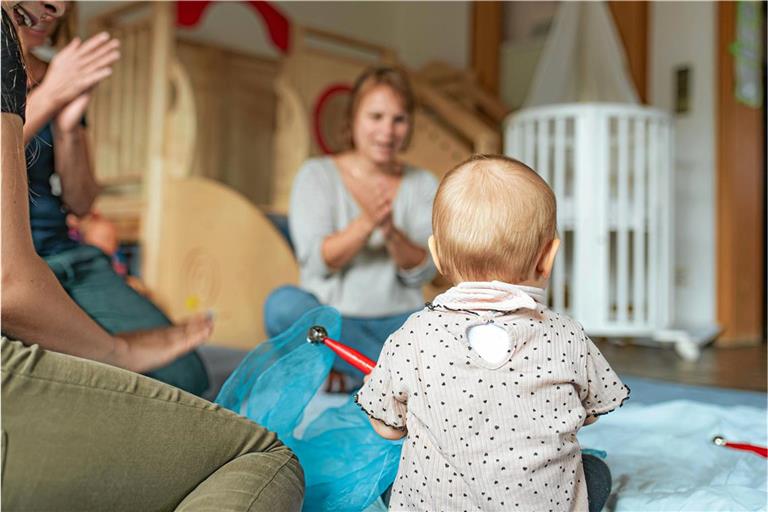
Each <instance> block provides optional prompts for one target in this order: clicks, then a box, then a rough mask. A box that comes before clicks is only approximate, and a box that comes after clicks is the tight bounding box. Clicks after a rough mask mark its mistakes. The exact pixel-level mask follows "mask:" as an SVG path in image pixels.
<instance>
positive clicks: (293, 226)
mask: <svg viewBox="0 0 768 512" xmlns="http://www.w3.org/2000/svg"><path fill="white" fill-rule="evenodd" d="M436 191H437V179H436V178H435V176H434V175H433V174H432V173H430V172H429V171H425V170H422V169H415V168H412V167H406V168H405V170H404V172H403V180H402V182H401V183H400V187H399V189H398V192H397V196H396V197H395V199H394V202H393V204H392V219H393V221H394V223H395V226H397V228H398V229H400V230H401V231H403V232H404V233H405V234H406V236H407V237H408V238H409V239H410V240H411V241H412V242H414V243H416V244H418V245H420V246H422V247H424V248H425V249H426V248H427V239H428V238H429V236H430V235H431V234H432V201H433V199H434V197H435V192H436ZM359 216H360V207H359V205H358V204H357V202H356V201H355V199H354V197H353V196H352V194H350V192H349V191H348V190H347V188H346V187H345V186H344V182H343V181H342V179H341V175H340V173H339V170H338V169H337V167H336V164H335V163H334V161H333V159H332V158H330V157H323V158H313V159H310V160H307V161H306V162H305V163H304V165H303V166H302V167H301V169H300V170H299V172H298V174H297V175H296V180H295V181H294V183H293V190H292V192H291V204H290V211H289V216H288V222H289V229H290V232H291V239H292V241H293V244H294V247H295V249H296V257H297V259H298V262H299V268H300V277H301V286H302V288H304V289H305V290H307V291H309V292H311V293H313V294H314V295H315V296H316V297H317V298H318V300H319V301H320V302H321V303H323V304H327V305H329V306H333V307H335V308H336V309H338V310H339V311H340V312H341V313H342V314H343V315H347V316H356V317H378V316H389V315H396V314H402V313H407V312H409V311H414V310H416V309H420V308H422V307H423V306H424V296H423V295H422V292H421V287H422V285H423V284H424V283H426V282H428V281H429V280H431V279H432V278H433V277H434V275H435V272H436V270H435V266H434V263H433V262H432V258H431V257H430V256H429V255H427V257H426V259H425V261H424V263H423V264H422V265H420V266H418V267H416V268H413V269H410V270H402V269H399V268H398V267H397V265H396V264H395V262H394V261H393V260H392V258H391V257H390V256H389V253H388V252H387V250H386V247H385V246H384V243H383V238H382V236H381V233H380V232H378V231H375V232H374V234H373V235H372V236H371V237H370V239H369V240H368V245H367V246H366V247H364V248H363V249H362V250H361V251H360V252H359V253H358V254H357V255H356V256H355V257H354V258H353V259H352V261H351V262H350V263H348V264H347V266H346V267H345V268H343V269H341V270H340V271H337V272H332V271H331V270H330V269H329V268H328V266H327V265H326V264H325V260H324V259H323V256H322V253H321V247H322V244H323V240H325V238H326V237H327V236H329V235H331V234H333V233H335V232H336V231H339V230H341V229H343V228H345V227H346V226H348V225H349V223H350V222H352V221H353V220H355V219H356V218H357V217H359Z"/></svg>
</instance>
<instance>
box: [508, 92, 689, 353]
mask: <svg viewBox="0 0 768 512" xmlns="http://www.w3.org/2000/svg"><path fill="white" fill-rule="evenodd" d="M671 148H672V128H671V119H670V116H669V115H667V114H666V113H664V112H662V111H660V110H656V109H652V108H648V107H643V106H639V105H630V104H607V103H578V104H563V105H548V106H544V107H534V108H527V109H524V110H522V111H519V112H517V113H515V114H513V115H511V116H510V117H509V118H508V119H507V122H506V128H505V153H506V154H507V155H508V156H510V157H513V158H517V159H519V160H521V161H522V162H524V163H526V164H528V165H530V166H531V167H533V168H534V169H535V170H536V171H537V172H538V173H539V174H540V175H541V176H542V177H543V178H544V179H545V180H546V181H547V182H548V183H549V184H550V186H551V187H552V189H553V190H554V191H555V195H556V196H557V201H558V229H559V233H560V237H561V240H562V242H563V245H562V247H561V253H560V255H559V256H558V258H557V260H556V263H555V269H554V271H553V273H552V280H551V283H550V288H549V300H550V304H551V306H552V308H553V309H555V310H556V311H562V312H565V313H567V314H569V315H571V316H573V317H574V318H576V319H577V320H579V321H580V322H581V323H582V324H583V325H584V328H585V329H586V331H587V332H588V333H589V334H590V335H593V336H605V337H612V338H624V337H628V338H652V339H654V340H657V341H673V342H675V343H676V348H677V351H678V353H679V354H680V355H681V356H683V357H685V358H688V359H695V358H696V357H698V344H697V343H696V341H695V340H693V339H691V337H690V336H688V335H687V333H685V332H684V331H678V330H675V329H672V328H671V324H672V321H673V318H674V301H673V293H674V287H673V284H674V283H673V275H672V274H673V254H672V251H673V243H674V239H673V232H672V226H673V218H672V213H673V212H672V204H673V195H672V194H673V180H672V178H673V177H672V169H673V165H672V164H673V155H672V151H671Z"/></svg>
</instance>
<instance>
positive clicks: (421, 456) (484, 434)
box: [356, 282, 629, 512]
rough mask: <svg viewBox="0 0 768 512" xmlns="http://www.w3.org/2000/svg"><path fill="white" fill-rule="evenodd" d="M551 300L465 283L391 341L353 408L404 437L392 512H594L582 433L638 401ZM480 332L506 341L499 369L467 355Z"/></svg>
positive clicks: (536, 293) (539, 293) (527, 291)
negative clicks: (595, 418)
mask: <svg viewBox="0 0 768 512" xmlns="http://www.w3.org/2000/svg"><path fill="white" fill-rule="evenodd" d="M543 300H544V291H543V290H541V289H537V288H527V287H520V286H514V285H510V284H506V283H498V282H493V283H462V284H461V285H459V286H457V287H454V288H452V289H451V290H449V291H448V292H446V293H445V294H443V295H440V296H438V297H437V298H436V299H435V301H434V303H433V304H432V305H431V306H429V307H427V308H426V309H424V310H422V311H419V312H418V313H414V314H413V315H411V317H410V318H409V319H408V320H407V321H406V323H405V324H404V325H403V326H402V327H401V328H400V329H399V330H398V331H396V332H395V333H394V334H392V335H391V336H390V337H389V339H388V340H387V342H386V343H385V344H384V348H383V349H382V352H381V356H380V357H379V361H378V363H377V365H376V368H374V370H373V372H372V373H371V377H370V378H369V379H368V381H367V382H366V384H365V385H364V386H363V388H362V389H361V390H360V392H359V393H358V395H357V397H356V399H357V403H358V404H359V405H360V406H361V407H362V408H363V410H364V411H365V412H366V413H367V414H369V415H370V416H371V417H374V418H377V419H379V420H381V421H383V422H384V423H386V424H388V425H390V426H392V427H394V428H400V429H407V438H406V441H405V443H404V444H403V452H402V457H401V460H400V466H399V468H398V473H397V478H396V480H395V484H394V487H393V489H392V497H391V500H390V508H391V509H392V510H397V511H401V510H402V511H413V510H424V511H436V510H458V511H463V510H472V511H482V512H485V511H505V512H507V511H510V510H512V511H517V510H519V511H521V512H522V511H526V512H527V511H533V510H535V511H551V512H560V511H569V510H587V508H588V506H587V488H586V483H585V479H584V469H583V467H582V463H581V449H580V447H579V442H578V440H577V438H576V432H578V430H579V428H581V426H582V425H583V424H584V420H585V419H586V417H587V416H589V415H599V414H604V413H606V412H609V411H611V410H613V409H615V408H617V407H619V406H620V405H621V404H622V403H623V401H624V400H625V399H626V398H628V396H629V389H628V388H626V386H624V384H623V383H622V382H621V380H620V379H619V378H618V377H617V376H616V374H615V373H614V372H613V370H612V369H611V367H610V366H609V365H608V362H607V361H606V360H605V358H603V356H602V355H601V354H600V351H599V350H598V349H597V347H595V345H594V344H593V343H592V341H591V340H590V339H589V338H588V337H587V336H586V335H585V334H584V331H583V329H582V328H581V326H580V325H579V324H578V322H576V321H574V320H572V319H570V318H568V317H566V316H563V315H560V314H558V313H555V312H553V311H550V310H549V309H547V307H546V306H545V305H544V304H543V303H542V301H543ZM467 306H472V308H467ZM482 325H495V326H498V327H500V328H502V329H503V330H504V331H505V332H506V333H507V337H508V340H509V343H510V345H509V346H510V348H509V349H508V351H507V352H506V353H505V357H504V358H503V359H502V360H501V361H498V362H495V363H490V362H489V361H487V360H486V359H485V358H484V357H481V356H480V355H479V354H478V353H477V352H476V351H475V350H474V348H473V347H472V346H471V344H470V343H468V340H467V331H472V330H473V328H474V327H475V326H482Z"/></svg>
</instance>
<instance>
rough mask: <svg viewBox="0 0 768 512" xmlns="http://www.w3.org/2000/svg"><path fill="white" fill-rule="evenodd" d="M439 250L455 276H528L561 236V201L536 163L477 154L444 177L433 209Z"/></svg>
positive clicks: (508, 278) (513, 279) (480, 278)
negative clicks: (545, 250)
mask: <svg viewBox="0 0 768 512" xmlns="http://www.w3.org/2000/svg"><path fill="white" fill-rule="evenodd" d="M432 232H433V235H434V239H435V251H436V253H437V258H438V259H439V260H440V266H441V269H442V271H443V274H445V276H446V277H447V278H449V279H450V280H451V281H452V282H454V283H457V282H461V281H492V280H499V281H505V282H508V283H519V282H522V281H525V280H526V279H527V278H528V277H529V276H530V275H531V272H532V271H533V270H534V266H535V265H536V262H537V260H538V258H539V256H540V255H541V254H542V251H543V249H544V248H545V247H547V246H548V244H549V243H550V242H552V240H554V239H555V237H556V236H557V204H556V201H555V194H554V193H553V192H552V189H551V188H549V185H547V183H546V182H545V181H544V180H543V179H542V178H541V177H540V176H539V175H538V174H537V173H536V172H535V171H534V170H533V169H531V168H530V167H528V166H527V165H525V164H523V163H522V162H519V161H517V160H514V159H512V158H508V157H505V156H501V155H475V156H472V157H471V158H469V159H468V160H467V161H465V162H463V163H461V164H459V165H458V166H456V167H454V168H453V169H452V170H451V171H450V172H448V174H446V175H445V177H443V180H442V182H441V183H440V187H439V188H438V190H437V195H436V196H435V202H434V207H433V210H432Z"/></svg>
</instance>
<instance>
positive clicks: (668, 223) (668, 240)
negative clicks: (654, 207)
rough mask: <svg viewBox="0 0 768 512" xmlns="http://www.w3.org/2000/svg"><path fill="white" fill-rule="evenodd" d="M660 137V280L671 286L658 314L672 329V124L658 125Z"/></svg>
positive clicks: (662, 323) (659, 325) (660, 321)
mask: <svg viewBox="0 0 768 512" xmlns="http://www.w3.org/2000/svg"><path fill="white" fill-rule="evenodd" d="M658 136H659V137H660V140H659V155H658V158H659V160H660V161H659V169H660V171H659V177H658V179H659V182H660V183H661V185H660V186H661V188H662V191H661V192H662V193H661V194H660V197H661V199H660V201H661V204H660V207H659V212H660V215H661V216H662V220H661V228H660V229H661V234H660V236H661V238H660V240H659V245H660V252H661V254H660V257H659V258H660V266H661V268H660V269H659V276H658V277H657V280H659V281H660V282H663V283H669V285H668V286H666V287H664V288H662V294H661V295H662V296H661V300H660V301H659V302H660V306H661V308H662V309H660V310H658V311H657V316H656V319H657V322H658V323H657V328H661V329H663V328H667V327H669V325H670V323H671V321H672V318H673V315H674V304H675V301H674V293H675V287H674V276H673V267H674V247H675V239H674V231H673V229H672V226H674V222H675V219H674V216H673V215H672V204H673V201H674V189H675V185H674V177H673V174H672V168H671V162H673V155H672V136H673V135H672V129H671V127H670V125H669V124H661V123H659V131H658Z"/></svg>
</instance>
